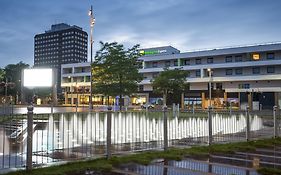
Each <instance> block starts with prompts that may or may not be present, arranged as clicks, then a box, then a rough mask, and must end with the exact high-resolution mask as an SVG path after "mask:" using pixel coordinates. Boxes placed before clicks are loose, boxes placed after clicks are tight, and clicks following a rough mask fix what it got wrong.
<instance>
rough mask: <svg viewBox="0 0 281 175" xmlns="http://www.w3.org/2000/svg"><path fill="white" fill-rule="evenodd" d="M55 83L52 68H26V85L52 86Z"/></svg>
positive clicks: (24, 79) (24, 74) (24, 71)
mask: <svg viewBox="0 0 281 175" xmlns="http://www.w3.org/2000/svg"><path fill="white" fill-rule="evenodd" d="M52 85H53V71H52V69H24V70H23V86H24V87H51V86H52Z"/></svg>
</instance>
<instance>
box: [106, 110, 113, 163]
mask: <svg viewBox="0 0 281 175" xmlns="http://www.w3.org/2000/svg"><path fill="white" fill-rule="evenodd" d="M111 110H112V108H111V106H108V107H107V125H106V126H107V129H106V158H107V159H109V158H110V157H111V114H112V112H111Z"/></svg>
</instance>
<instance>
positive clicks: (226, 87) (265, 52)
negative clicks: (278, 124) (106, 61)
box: [62, 43, 281, 110]
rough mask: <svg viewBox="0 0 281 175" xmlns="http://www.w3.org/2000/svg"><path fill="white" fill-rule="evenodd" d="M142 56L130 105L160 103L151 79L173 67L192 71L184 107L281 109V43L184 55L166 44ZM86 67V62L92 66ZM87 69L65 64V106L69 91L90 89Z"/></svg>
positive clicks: (186, 53)
mask: <svg viewBox="0 0 281 175" xmlns="http://www.w3.org/2000/svg"><path fill="white" fill-rule="evenodd" d="M140 53H141V54H142V56H141V57H140V58H139V60H140V61H142V63H143V67H142V69H140V70H139V72H140V73H141V74H143V76H144V80H143V81H142V82H140V83H139V92H137V93H135V94H134V95H133V96H132V98H131V104H142V103H146V102H150V103H161V100H162V99H161V95H159V94H155V93H153V87H152V86H151V81H152V80H153V78H155V77H156V76H157V75H158V74H159V73H160V72H161V71H163V68H169V69H182V70H186V71H188V72H189V75H188V77H187V78H186V81H187V82H188V83H189V85H190V89H189V90H188V91H187V92H185V93H184V94H182V95H181V98H180V99H181V102H180V103H181V105H182V106H185V107H190V106H193V105H195V106H196V107H197V108H207V106H208V104H209V103H211V104H212V106H214V107H215V108H225V107H228V106H229V105H232V107H237V108H241V109H244V108H245V107H246V106H247V105H249V107H250V109H253V110H258V109H260V108H261V109H272V107H273V106H274V105H277V106H278V107H279V108H281V106H280V105H281V96H280V92H281V43H272V44H262V45H252V46H243V47H242V46H241V47H231V48H221V49H212V50H202V51H192V52H185V53H180V51H179V50H177V49H176V48H173V47H171V46H167V47H157V48H149V49H143V50H140ZM82 64H85V65H86V64H87V65H88V68H85V65H82ZM89 66H90V64H89V63H80V64H75V65H74V64H68V65H62V87H65V94H66V103H68V104H69V102H68V101H69V100H67V99H71V98H69V97H70V96H69V94H70V92H72V93H71V94H72V96H75V94H74V93H73V92H74V90H73V88H71V87H80V85H79V83H80V82H81V83H82V84H81V83H80V84H81V87H83V88H84V89H89V88H87V87H89V86H90V83H89V78H87V77H89V75H90V73H89V72H88V73H86V72H87V70H89V69H90V67H89ZM82 70H84V71H85V72H81V71H82ZM208 70H210V72H211V74H210V73H209V71H208ZM87 80H88V82H87ZM209 83H211V97H212V98H211V99H209V86H208V84H209ZM84 85H85V86H84ZM70 89H72V91H70ZM77 92H78V93H79V88H78V90H77ZM83 92H84V93H85V94H86V96H85V94H84V96H82V97H81V98H80V100H79V95H78V101H80V102H82V101H83V100H82V101H81V99H84V101H88V100H85V98H86V99H89V95H87V92H88V90H87V91H83ZM80 94H81V93H80ZM76 96H77V95H76ZM99 100H103V99H102V97H101V96H100V98H99V99H96V101H99ZM70 101H71V100H70ZM168 102H169V101H168ZM100 103H103V102H100ZM85 104H87V102H86V103H85Z"/></svg>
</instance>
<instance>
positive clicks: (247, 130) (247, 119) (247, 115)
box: [246, 106, 251, 141]
mask: <svg viewBox="0 0 281 175" xmlns="http://www.w3.org/2000/svg"><path fill="white" fill-rule="evenodd" d="M249 111H250V107H249V106H247V107H246V140H247V141H249V140H250V129H251V128H250V116H249V115H250V114H249Z"/></svg>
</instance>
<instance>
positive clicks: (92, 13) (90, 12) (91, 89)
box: [88, 6, 96, 109]
mask: <svg viewBox="0 0 281 175" xmlns="http://www.w3.org/2000/svg"><path fill="white" fill-rule="evenodd" d="M88 15H89V16H90V27H91V38H90V42H91V65H90V71H91V76H90V83H91V87H90V99H89V109H93V101H92V98H93V96H92V95H93V82H92V77H93V73H92V63H93V43H94V40H93V29H94V25H95V21H96V19H95V17H94V12H93V6H91V9H90V10H89V13H88Z"/></svg>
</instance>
